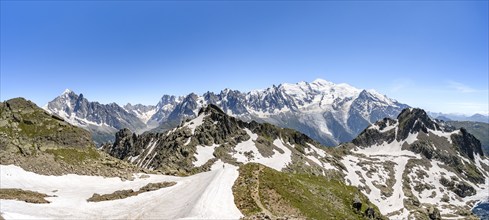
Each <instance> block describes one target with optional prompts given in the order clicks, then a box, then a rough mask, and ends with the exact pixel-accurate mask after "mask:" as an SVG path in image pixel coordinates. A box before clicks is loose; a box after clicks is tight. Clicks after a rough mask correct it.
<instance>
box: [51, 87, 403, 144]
mask: <svg viewBox="0 0 489 220" xmlns="http://www.w3.org/2000/svg"><path fill="white" fill-rule="evenodd" d="M78 99H79V100H78ZM83 100H86V99H85V98H84V97H83V96H82V95H81V94H80V97H79V96H78V95H76V94H75V93H73V92H71V91H70V92H69V93H64V94H63V95H61V96H60V97H58V98H56V99H55V100H53V101H52V102H50V103H49V104H48V107H47V109H48V110H52V112H54V113H59V115H60V116H62V117H65V118H66V119H67V118H69V117H71V114H72V113H74V114H75V115H76V116H77V117H79V118H80V119H83V120H88V121H93V122H96V124H98V123H106V124H108V125H110V126H111V127H114V128H117V129H119V128H123V127H124V126H129V127H130V128H132V130H136V131H138V130H139V131H141V130H148V129H152V128H153V127H156V126H159V127H158V129H157V131H163V130H168V129H171V128H173V127H174V126H177V125H179V124H180V122H181V121H182V120H184V119H187V118H194V117H197V112H198V109H200V108H201V107H203V106H206V105H209V104H215V105H217V106H218V107H219V108H221V109H222V110H223V111H224V112H225V113H226V114H229V115H232V116H236V117H238V118H240V119H242V120H245V121H250V120H256V121H259V122H269V123H271V124H274V125H278V126H282V127H287V128H292V129H296V130H299V131H302V132H304V133H306V134H307V135H309V136H310V137H312V138H314V139H316V140H318V141H320V142H321V143H323V144H325V145H336V144H338V143H340V142H345V141H351V140H352V139H353V137H355V136H356V135H357V134H358V133H360V132H361V131H362V130H363V129H364V128H366V127H367V126H368V125H370V124H371V123H373V122H375V121H377V120H379V119H382V118H384V117H396V116H397V115H398V114H399V113H400V111H401V110H402V109H403V108H405V107H408V106H407V105H404V104H401V103H398V102H397V101H395V100H393V99H390V98H387V97H386V96H384V95H381V94H379V93H377V92H375V91H373V90H368V91H367V90H362V89H358V88H355V87H353V86H351V85H348V84H345V83H340V84H335V83H332V82H329V81H326V80H323V79H316V80H314V81H312V82H299V83H282V84H280V85H278V86H276V85H273V86H271V87H268V88H265V89H259V90H252V91H250V92H241V91H237V90H232V89H229V88H226V89H224V90H222V91H221V92H219V93H213V92H207V93H205V94H203V95H198V94H194V93H191V94H189V95H186V96H180V97H177V96H170V95H163V96H162V98H161V99H160V101H159V102H158V103H157V104H156V106H154V108H153V107H151V108H148V107H149V106H146V107H144V106H139V107H138V108H137V109H134V107H130V106H127V105H126V106H125V107H124V108H122V107H119V106H118V105H116V104H115V105H101V104H99V103H95V102H94V103H92V102H88V101H86V102H85V101H83ZM76 103H78V104H76ZM76 106H78V107H76ZM96 106H105V107H103V108H98V107H96ZM134 106H138V105H134ZM143 107H144V110H143V109H142V108H143ZM84 109H90V110H88V111H84ZM60 111H63V112H66V114H63V113H60ZM121 111H124V113H122V112H121ZM100 115H113V116H114V117H110V118H111V119H110V120H109V119H107V120H102V119H100V118H99V117H100ZM122 115H131V116H128V117H131V118H132V119H129V121H132V123H135V124H137V126H136V127H137V128H136V127H134V126H133V125H131V124H128V123H127V121H126V122H124V121H125V116H122ZM97 118H98V119H97ZM111 132H112V134H111V135H110V136H112V135H113V132H114V131H113V130H112V131H111Z"/></svg>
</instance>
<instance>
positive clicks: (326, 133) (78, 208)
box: [0, 80, 489, 220]
mask: <svg viewBox="0 0 489 220" xmlns="http://www.w3.org/2000/svg"><path fill="white" fill-rule="evenodd" d="M94 140H95V142H96V143H95V142H94ZM0 149H1V150H0V169H1V172H0V178H1V181H0V216H1V218H4V219H40V218H54V219H75V218H76V219H93V218H95V219H182V218H185V219H431V220H435V219H436V220H438V219H488V218H489V212H487V206H489V158H488V157H487V155H486V154H485V153H484V151H483V148H482V145H481V141H480V140H479V139H478V138H477V137H476V136H474V135H473V134H472V133H471V132H470V131H469V130H468V129H466V128H458V127H455V126H452V124H451V123H449V122H445V121H442V120H438V119H433V118H432V117H430V116H429V114H428V113H427V112H425V111H424V110H422V109H418V108H412V107H409V106H408V105H406V104H402V103H399V102H397V101H396V100H393V99H391V98H388V97H386V96H384V95H381V94H379V93H377V92H375V91H373V90H361V89H357V88H354V87H351V86H349V85H347V84H333V83H331V82H327V81H325V80H315V81H313V82H310V83H307V82H300V83H297V84H281V85H279V86H272V87H270V88H267V89H263V90H254V91H251V92H247V93H244V92H240V91H233V90H229V89H226V90H223V91H221V92H220V93H219V94H215V93H212V92H207V93H205V94H202V95H197V94H193V93H192V94H189V95H187V96H182V97H176V96H169V95H164V96H163V97H162V99H161V100H160V101H159V102H158V103H157V104H156V105H154V106H145V105H141V104H134V105H133V104H127V105H125V106H119V105H117V104H115V103H113V104H100V103H98V102H95V101H88V100H87V99H86V98H85V97H84V96H83V95H82V94H76V93H74V92H72V91H69V90H67V91H65V92H64V93H63V94H62V95H61V96H59V97H57V98H55V99H54V100H53V101H51V102H49V103H48V104H47V105H46V106H44V107H43V108H39V107H38V106H37V105H35V104H34V103H32V102H31V101H28V100H26V99H24V98H15V99H11V100H7V101H5V102H1V103H0Z"/></svg>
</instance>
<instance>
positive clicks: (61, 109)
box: [45, 90, 146, 143]
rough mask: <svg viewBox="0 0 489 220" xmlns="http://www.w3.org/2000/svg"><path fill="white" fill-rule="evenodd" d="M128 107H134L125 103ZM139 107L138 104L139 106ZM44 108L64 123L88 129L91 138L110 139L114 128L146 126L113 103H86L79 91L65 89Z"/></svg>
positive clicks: (139, 128)
mask: <svg viewBox="0 0 489 220" xmlns="http://www.w3.org/2000/svg"><path fill="white" fill-rule="evenodd" d="M129 107H130V108H132V109H136V108H138V106H129ZM139 108H140V106H139ZM45 110H47V111H48V112H50V113H52V114H55V115H58V116H60V117H61V118H63V119H64V120H66V121H67V122H69V123H71V124H73V125H76V126H79V127H82V128H85V129H87V130H89V131H91V133H92V136H93V138H94V139H95V140H100V143H101V142H105V141H108V140H111V139H112V140H113V134H114V133H115V132H116V131H117V130H118V129H123V128H129V129H131V130H135V131H139V130H142V129H144V128H146V124H145V123H143V122H142V121H141V120H140V119H139V118H138V117H137V116H136V115H135V114H134V113H130V112H128V111H127V110H125V109H124V108H122V107H120V106H119V105H117V104H115V103H111V104H100V103H98V102H90V101H88V100H87V99H86V98H84V96H83V94H80V95H77V94H75V93H74V92H73V91H69V90H67V91H65V92H64V93H63V94H62V95H61V96H59V97H57V98H55V99H54V100H53V101H51V102H49V103H48V104H47V106H45Z"/></svg>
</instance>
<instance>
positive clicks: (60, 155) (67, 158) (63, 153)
mask: <svg viewBox="0 0 489 220" xmlns="http://www.w3.org/2000/svg"><path fill="white" fill-rule="evenodd" d="M45 152H46V153H50V154H52V155H54V158H55V160H62V161H64V162H66V163H68V164H80V163H82V162H83V161H86V160H90V159H92V160H95V159H99V158H100V153H99V152H98V151H97V150H96V149H95V148H91V147H90V148H87V149H75V148H53V149H46V151H45Z"/></svg>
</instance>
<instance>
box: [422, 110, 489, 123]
mask: <svg viewBox="0 0 489 220" xmlns="http://www.w3.org/2000/svg"><path fill="white" fill-rule="evenodd" d="M428 114H429V115H430V116H431V117H433V118H437V119H440V120H443V121H471V122H484V123H489V115H487V114H485V115H484V114H473V115H471V116H467V115H463V114H444V113H441V112H438V113H436V112H429V113H428Z"/></svg>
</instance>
